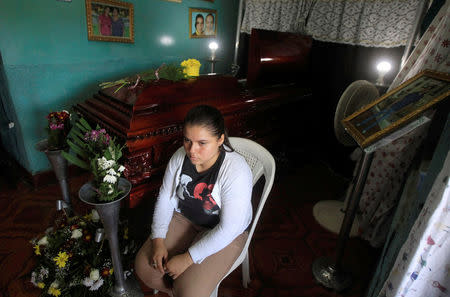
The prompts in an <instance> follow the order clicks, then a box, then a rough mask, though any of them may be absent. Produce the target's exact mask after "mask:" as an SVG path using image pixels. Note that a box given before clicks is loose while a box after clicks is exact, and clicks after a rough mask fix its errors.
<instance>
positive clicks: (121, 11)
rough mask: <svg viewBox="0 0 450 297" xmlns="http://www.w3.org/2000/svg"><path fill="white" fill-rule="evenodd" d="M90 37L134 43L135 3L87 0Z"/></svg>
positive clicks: (98, 39)
mask: <svg viewBox="0 0 450 297" xmlns="http://www.w3.org/2000/svg"><path fill="white" fill-rule="evenodd" d="M86 20H87V30H88V39H89V40H97V41H113V42H127V43H134V11H133V4H131V3H128V2H122V1H116V0H86Z"/></svg>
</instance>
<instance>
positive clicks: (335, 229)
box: [313, 158, 361, 237]
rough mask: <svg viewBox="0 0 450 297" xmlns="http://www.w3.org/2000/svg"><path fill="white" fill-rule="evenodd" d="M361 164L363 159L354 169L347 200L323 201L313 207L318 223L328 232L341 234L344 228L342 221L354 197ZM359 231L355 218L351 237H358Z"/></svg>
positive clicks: (357, 220)
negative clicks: (354, 188)
mask: <svg viewBox="0 0 450 297" xmlns="http://www.w3.org/2000/svg"><path fill="white" fill-rule="evenodd" d="M360 162H361V158H358V161H357V162H356V164H355V169H353V177H352V181H351V182H350V184H349V185H348V187H347V192H346V193H345V200H344V201H339V200H323V201H319V202H317V203H316V204H315V205H314V207H313V216H314V219H316V221H317V223H319V225H320V226H322V227H323V228H325V229H326V230H328V231H330V232H332V233H334V234H339V231H340V229H341V226H342V221H343V220H344V216H345V213H346V211H347V208H348V202H349V200H350V198H351V195H352V190H353V187H354V186H355V182H356V178H357V176H358V168H359V165H360ZM358 230H359V219H358V217H355V220H354V221H353V225H352V228H351V229H350V235H349V236H350V237H356V236H358Z"/></svg>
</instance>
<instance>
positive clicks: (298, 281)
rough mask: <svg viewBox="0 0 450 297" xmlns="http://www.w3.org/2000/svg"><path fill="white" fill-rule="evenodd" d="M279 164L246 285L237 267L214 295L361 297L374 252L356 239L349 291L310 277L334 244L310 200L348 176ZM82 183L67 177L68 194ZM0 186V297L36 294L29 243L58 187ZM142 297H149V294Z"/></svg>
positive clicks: (304, 164) (337, 188)
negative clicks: (336, 289) (333, 288)
mask: <svg viewBox="0 0 450 297" xmlns="http://www.w3.org/2000/svg"><path fill="white" fill-rule="evenodd" d="M280 160H281V159H280ZM277 165H278V171H277V177H276V181H275V183H274V187H273V190H272V192H271V195H270V196H269V199H268V201H267V203H266V206H265V209H264V211H263V214H262V216H261V219H260V224H259V225H258V228H257V230H256V233H255V235H254V237H253V241H252V244H251V247H250V263H251V264H250V266H251V278H252V282H251V284H250V288H248V289H244V288H243V287H242V285H241V276H240V275H241V274H240V273H241V271H240V269H238V270H236V271H234V272H233V273H232V274H231V275H230V276H229V277H228V278H226V279H225V280H224V281H223V282H222V284H221V286H220V289H219V296H220V297H231V296H233V297H239V296H259V297H284V296H286V297H288V296H289V297H296V296H298V297H300V296H314V297H328V296H358V297H359V296H364V292H365V289H366V288H367V285H368V282H369V280H370V277H371V275H372V271H373V270H374V265H375V262H376V260H377V256H378V251H377V250H373V249H372V248H370V247H369V246H368V244H366V243H365V242H363V241H361V240H359V239H352V240H350V241H349V242H348V245H347V248H346V254H345V259H344V266H345V267H346V268H347V269H348V270H350V271H351V272H352V274H353V276H354V284H353V285H352V287H351V288H350V289H348V290H346V291H344V292H341V293H336V292H333V291H331V290H328V289H325V288H323V287H321V286H320V285H318V284H317V283H316V282H315V280H314V278H313V276H312V272H311V265H312V263H313V261H314V260H315V259H316V258H317V257H319V256H322V255H329V256H332V255H333V252H334V249H335V245H336V239H337V236H336V235H333V234H331V233H329V232H327V231H325V230H324V229H322V228H321V227H320V226H319V225H318V224H317V223H316V222H315V221H314V218H313V216H312V207H313V205H314V203H315V202H316V201H320V200H325V199H337V198H338V197H339V196H341V195H342V194H343V193H344V191H345V186H346V179H344V178H342V177H341V176H339V175H337V174H335V173H333V172H332V171H331V170H330V169H329V168H328V167H327V166H326V165H325V164H324V163H323V162H321V161H318V160H314V159H310V160H307V161H305V160H303V161H298V160H297V161H296V162H288V161H287V160H286V159H284V161H278V163H277ZM85 180H86V177H83V176H80V177H76V178H72V179H71V194H72V197H76V192H77V189H78V188H79V187H80V186H81V185H82V184H83V183H84V181H85ZM0 188H1V189H2V191H0V297H7V296H8V297H16V296H38V293H39V290H38V289H35V288H34V287H33V286H32V284H31V283H30V282H29V281H28V280H29V272H30V270H31V268H32V265H33V261H32V258H33V256H32V248H31V245H30V244H29V240H30V239H31V238H33V237H34V236H36V234H38V233H39V232H42V231H43V230H45V228H46V227H47V226H50V225H51V223H52V220H53V218H54V215H55V200H57V199H59V197H60V191H59V187H58V186H57V185H47V186H45V187H42V188H40V189H39V190H33V189H32V188H31V187H30V186H29V185H27V184H26V183H23V182H21V183H19V185H18V188H17V189H16V190H12V189H8V187H7V185H6V184H5V181H4V180H1V179H0ZM74 199H75V198H74ZM146 292H147V293H146V296H151V293H150V292H151V291H150V290H146ZM157 296H166V295H164V294H162V293H159V294H158V295H157Z"/></svg>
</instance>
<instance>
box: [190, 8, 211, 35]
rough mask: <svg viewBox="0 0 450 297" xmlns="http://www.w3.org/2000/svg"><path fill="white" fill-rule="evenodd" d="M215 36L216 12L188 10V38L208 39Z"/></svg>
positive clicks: (202, 9) (197, 9) (198, 9)
mask: <svg viewBox="0 0 450 297" xmlns="http://www.w3.org/2000/svg"><path fill="white" fill-rule="evenodd" d="M216 35H217V11H216V10H214V9H204V8H189V38H210V37H216Z"/></svg>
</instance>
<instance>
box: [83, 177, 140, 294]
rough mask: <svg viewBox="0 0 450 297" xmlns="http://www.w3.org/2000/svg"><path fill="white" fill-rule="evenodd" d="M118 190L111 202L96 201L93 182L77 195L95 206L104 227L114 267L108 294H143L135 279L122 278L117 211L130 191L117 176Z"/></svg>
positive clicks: (125, 183) (124, 180) (129, 184)
mask: <svg viewBox="0 0 450 297" xmlns="http://www.w3.org/2000/svg"><path fill="white" fill-rule="evenodd" d="M118 187H119V190H121V191H122V192H123V194H122V196H119V197H118V198H117V199H116V200H114V201H111V202H98V201H97V199H96V196H97V192H96V190H95V187H94V183H93V182H88V183H86V184H84V185H83V186H82V187H81V188H80V190H79V192H78V196H79V197H80V199H81V201H83V202H84V203H86V204H89V205H92V206H95V209H96V210H97V212H98V214H99V216H100V219H101V221H102V223H103V227H104V229H105V235H106V238H107V239H108V243H109V248H110V251H111V258H112V262H113V267H114V278H115V284H114V287H113V288H112V290H111V292H110V296H113V297H116V296H142V297H143V296H144V295H143V293H142V292H141V290H140V287H139V285H138V283H137V282H136V280H134V279H132V278H128V279H127V280H125V279H124V274H123V268H122V262H121V260H120V249H119V240H118V238H117V233H118V224H119V212H120V203H121V201H122V200H123V199H124V198H126V197H127V196H128V194H129V193H130V191H131V183H130V182H129V181H128V180H126V179H125V178H119V183H118Z"/></svg>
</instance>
